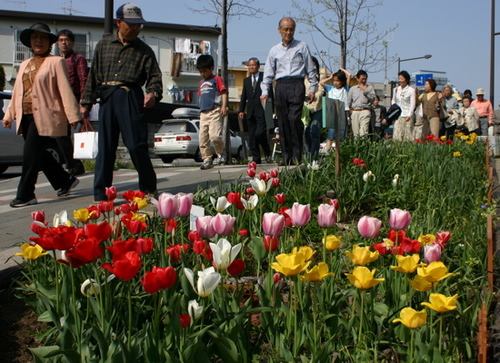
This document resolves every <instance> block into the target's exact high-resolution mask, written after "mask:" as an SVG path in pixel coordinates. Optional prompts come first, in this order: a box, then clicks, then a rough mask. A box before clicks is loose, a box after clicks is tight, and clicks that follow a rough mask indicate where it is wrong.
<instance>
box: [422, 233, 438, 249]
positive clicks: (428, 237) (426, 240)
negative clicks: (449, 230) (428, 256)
mask: <svg viewBox="0 0 500 363" xmlns="http://www.w3.org/2000/svg"><path fill="white" fill-rule="evenodd" d="M418 241H419V242H420V243H421V244H422V246H426V245H430V244H432V243H434V242H435V241H436V236H435V235H433V234H432V233H429V234H421V235H420V236H418Z"/></svg>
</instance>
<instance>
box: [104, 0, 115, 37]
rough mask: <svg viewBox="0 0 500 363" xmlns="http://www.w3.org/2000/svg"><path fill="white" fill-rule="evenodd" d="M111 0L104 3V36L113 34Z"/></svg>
mask: <svg viewBox="0 0 500 363" xmlns="http://www.w3.org/2000/svg"><path fill="white" fill-rule="evenodd" d="M113 7H114V4H113V0H106V2H105V3H104V36H107V35H111V34H113Z"/></svg>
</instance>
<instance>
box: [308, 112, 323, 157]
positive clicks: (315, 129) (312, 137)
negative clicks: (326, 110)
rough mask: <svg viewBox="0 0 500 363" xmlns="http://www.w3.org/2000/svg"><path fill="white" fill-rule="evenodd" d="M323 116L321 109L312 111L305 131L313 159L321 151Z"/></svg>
mask: <svg viewBox="0 0 500 363" xmlns="http://www.w3.org/2000/svg"><path fill="white" fill-rule="evenodd" d="M321 118H322V112H321V110H319V111H316V112H314V113H311V122H309V125H307V127H306V130H305V132H304V136H305V139H306V145H307V151H308V152H309V153H310V154H311V159H315V158H316V157H317V156H318V153H319V144H320V139H319V138H320V136H319V131H320V129H321V126H320V125H321Z"/></svg>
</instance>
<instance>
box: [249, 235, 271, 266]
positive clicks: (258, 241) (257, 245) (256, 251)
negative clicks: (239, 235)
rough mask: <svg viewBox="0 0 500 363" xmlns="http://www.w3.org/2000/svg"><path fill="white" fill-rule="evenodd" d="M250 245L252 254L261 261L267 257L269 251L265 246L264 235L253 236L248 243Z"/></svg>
mask: <svg viewBox="0 0 500 363" xmlns="http://www.w3.org/2000/svg"><path fill="white" fill-rule="evenodd" d="M248 247H249V248H250V250H251V251H252V254H253V256H254V257H255V259H256V260H257V261H259V262H261V261H262V260H263V259H264V258H266V257H267V251H266V248H265V247H264V242H263V241H262V237H257V236H256V237H252V240H251V242H250V243H249V244H248Z"/></svg>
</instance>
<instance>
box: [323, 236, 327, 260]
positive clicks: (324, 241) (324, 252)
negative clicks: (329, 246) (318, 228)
mask: <svg viewBox="0 0 500 363" xmlns="http://www.w3.org/2000/svg"><path fill="white" fill-rule="evenodd" d="M326 234H327V230H326V228H323V261H324V262H326Z"/></svg>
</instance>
